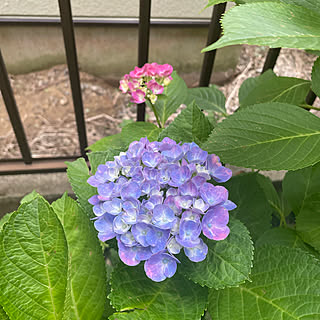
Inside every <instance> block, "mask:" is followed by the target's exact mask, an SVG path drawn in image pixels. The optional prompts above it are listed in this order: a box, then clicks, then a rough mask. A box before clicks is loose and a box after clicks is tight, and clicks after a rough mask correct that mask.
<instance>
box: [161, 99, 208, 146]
mask: <svg viewBox="0 0 320 320" xmlns="http://www.w3.org/2000/svg"><path fill="white" fill-rule="evenodd" d="M211 130H212V126H211V124H210V121H209V120H208V119H207V117H206V116H205V115H204V114H203V112H202V111H201V110H200V109H199V108H198V106H197V105H196V104H195V103H192V104H191V105H189V106H188V107H187V108H186V109H184V110H182V112H181V113H180V114H179V115H178V116H177V117H176V118H175V119H174V121H173V122H172V123H171V124H170V125H169V126H168V127H167V128H166V129H164V130H163V131H162V132H161V135H160V137H159V139H160V140H161V139H163V138H164V137H170V138H171V139H173V140H175V141H177V142H180V141H182V142H192V141H194V142H196V143H198V144H201V143H202V142H204V141H205V140H206V139H207V138H208V136H209V134H210V132H211Z"/></svg>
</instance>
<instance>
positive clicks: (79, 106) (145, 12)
mask: <svg viewBox="0 0 320 320" xmlns="http://www.w3.org/2000/svg"><path fill="white" fill-rule="evenodd" d="M58 1H59V8H60V20H52V19H51V20H50V21H51V22H53V23H60V24H61V28H62V32H63V38H64V46H65V51H66V58H67V65H68V70H69V78H70V84H71V90H72V98H73V105H74V112H75V118H76V125H77V131H78V138H79V145H80V153H79V155H76V156H74V157H50V158H33V157H32V153H31V151H30V147H29V144H28V141H27V138H26V135H25V132H24V128H23V124H22V121H21V118H20V115H19V110H18V107H17V105H16V102H15V98H14V95H13V91H12V88H11V85H10V81H9V77H8V73H7V70H6V66H5V63H4V60H3V57H2V54H1V48H0V90H1V93H2V96H3V100H4V103H5V106H6V109H7V112H8V115H9V118H10V122H11V124H12V127H13V130H14V133H15V136H16V139H17V142H18V145H19V148H20V152H21V155H22V158H19V159H1V160H0V175H8V174H20V173H37V172H38V173H39V172H57V171H64V170H66V165H65V161H72V160H74V159H75V158H78V157H80V156H83V157H85V149H86V147H87V145H88V144H87V134H86V124H85V118H84V112H83V102H82V95H81V87H80V77H79V68H78V61H77V50H76V43H75V37H74V27H73V20H72V12H71V5H70V0H58ZM139 6H140V8H139V20H138V27H139V42H138V66H140V67H141V66H143V65H144V64H145V63H146V62H148V53H149V32H150V24H153V23H154V22H153V21H152V20H150V12H151V0H140V4H139ZM225 8H226V4H223V3H222V4H218V5H215V6H214V8H213V13H212V18H211V21H210V23H209V27H208V40H207V44H211V43H213V42H215V41H217V40H218V39H219V37H220V35H221V27H220V23H219V21H220V19H221V16H222V14H223V13H224V12H225ZM19 21H21V20H18V21H14V20H11V21H9V22H17V23H19ZM24 22H32V21H28V20H27V19H26V21H24ZM40 22H41V21H40ZM42 22H43V23H46V22H48V21H46V20H45V19H43V21H42ZM91 22H92V21H91ZM93 22H94V23H113V24H114V23H123V21H120V20H119V21H115V20H112V21H108V20H104V21H93ZM126 23H128V21H127V22H126ZM129 23H134V21H130V22H129ZM158 23H159V22H158ZM161 24H167V25H170V24H172V22H162V23H161ZM183 24H184V25H193V26H196V25H197V24H198V25H199V24H200V25H203V23H201V22H196V23H192V22H191V21H189V22H183ZM279 53H280V48H277V49H270V50H269V52H268V55H267V58H266V60H265V64H264V67H263V71H262V72H264V71H266V70H268V69H273V67H274V66H275V64H276V61H277V58H278V55H279ZM215 55H216V51H215V50H214V51H210V52H207V53H205V54H204V58H203V63H202V68H201V75H200V81H199V86H201V87H206V86H208V85H209V82H210V78H211V73H212V70H213V66H214V61H215ZM307 100H308V101H307V103H308V104H313V102H314V100H315V95H314V94H313V92H310V94H309V95H308V98H307ZM144 120H145V104H144V103H142V104H139V105H137V121H144Z"/></svg>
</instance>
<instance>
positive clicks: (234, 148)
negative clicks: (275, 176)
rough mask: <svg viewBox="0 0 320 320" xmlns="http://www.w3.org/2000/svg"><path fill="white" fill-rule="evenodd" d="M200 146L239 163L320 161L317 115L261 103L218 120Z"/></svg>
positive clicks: (267, 166) (284, 165)
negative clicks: (219, 121)
mask: <svg viewBox="0 0 320 320" xmlns="http://www.w3.org/2000/svg"><path fill="white" fill-rule="evenodd" d="M203 147H204V148H205V149H206V150H207V151H209V153H215V154H217V155H219V156H220V157H221V159H222V161H224V162H227V163H230V164H232V165H236V166H240V167H249V168H256V169H262V170H282V169H287V170H296V169H300V168H304V167H307V166H310V165H313V164H315V163H316V162H318V161H320V119H319V118H318V117H317V116H315V115H313V114H311V113H310V112H308V111H306V110H304V109H302V108H299V107H296V106H293V105H289V104H284V103H277V102H273V103H263V104H259V105H255V106H251V107H247V108H245V109H243V110H241V111H239V112H236V113H235V114H233V115H232V116H230V117H228V118H227V119H225V120H224V121H222V122H221V123H219V124H218V125H217V127H216V128H215V129H214V130H213V132H212V134H211V135H210V136H209V138H208V140H207V142H206V143H205V144H204V146H203Z"/></svg>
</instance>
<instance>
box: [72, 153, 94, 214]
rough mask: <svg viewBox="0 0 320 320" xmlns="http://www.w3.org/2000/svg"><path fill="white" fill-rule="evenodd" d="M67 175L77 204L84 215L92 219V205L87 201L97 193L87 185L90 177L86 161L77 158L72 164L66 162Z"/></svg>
mask: <svg viewBox="0 0 320 320" xmlns="http://www.w3.org/2000/svg"><path fill="white" fill-rule="evenodd" d="M67 166H68V169H67V175H68V178H69V182H70V184H71V187H72V190H73V192H74V193H75V194H76V196H77V199H78V202H79V203H80V206H81V207H82V209H83V210H84V211H85V212H86V214H87V215H88V216H89V217H90V218H93V217H94V215H93V211H92V205H91V204H90V203H89V202H88V199H89V198H91V197H92V196H94V195H95V194H96V193H97V189H96V188H94V187H92V186H90V185H89V184H88V183H87V180H88V178H89V177H90V174H89V169H88V167H87V164H86V161H85V160H84V159H83V158H79V159H77V160H76V161H74V162H67Z"/></svg>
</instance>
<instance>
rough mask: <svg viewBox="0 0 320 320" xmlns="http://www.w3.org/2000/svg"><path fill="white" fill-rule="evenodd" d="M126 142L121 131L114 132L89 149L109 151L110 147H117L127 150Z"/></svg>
mask: <svg viewBox="0 0 320 320" xmlns="http://www.w3.org/2000/svg"><path fill="white" fill-rule="evenodd" d="M126 147H127V146H126V143H125V142H124V141H123V140H122V137H121V133H117V134H114V135H112V136H108V137H104V138H102V139H100V140H98V141H97V142H95V143H94V144H92V145H91V146H89V147H88V148H87V149H88V150H91V151H92V152H97V151H107V150H109V149H117V150H123V151H124V150H125V149H126Z"/></svg>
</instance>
